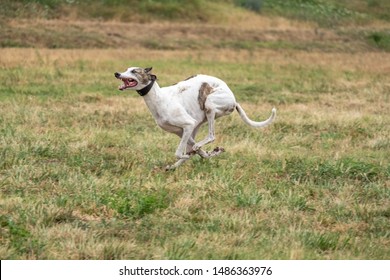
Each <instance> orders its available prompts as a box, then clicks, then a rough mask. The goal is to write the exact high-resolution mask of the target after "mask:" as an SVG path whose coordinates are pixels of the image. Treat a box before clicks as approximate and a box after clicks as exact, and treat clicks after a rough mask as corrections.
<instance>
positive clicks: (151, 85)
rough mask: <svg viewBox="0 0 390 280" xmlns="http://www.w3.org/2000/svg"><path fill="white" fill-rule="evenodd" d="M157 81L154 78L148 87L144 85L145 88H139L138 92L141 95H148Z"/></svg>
mask: <svg viewBox="0 0 390 280" xmlns="http://www.w3.org/2000/svg"><path fill="white" fill-rule="evenodd" d="M155 81H156V80H154V79H153V80H152V81H151V82H150V83H149V84H148V85H147V86H146V87H144V88H143V89H140V90H137V92H138V94H139V95H141V96H145V95H147V94H148V93H149V91H150V90H151V89H152V87H153V85H154V83H155Z"/></svg>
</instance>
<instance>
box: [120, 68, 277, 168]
mask: <svg viewBox="0 0 390 280" xmlns="http://www.w3.org/2000/svg"><path fill="white" fill-rule="evenodd" d="M135 70H137V71H142V70H143V71H144V75H149V78H150V77H151V75H150V71H151V68H148V69H142V68H139V67H132V68H129V69H127V71H125V72H123V73H116V74H115V76H116V77H117V78H118V79H133V80H136V81H137V85H136V86H134V87H131V88H127V89H133V90H141V89H142V88H144V87H146V86H147V85H148V84H149V83H151V81H150V80H149V81H148V82H147V83H146V84H145V83H142V81H141V80H140V77H139V76H138V75H135V74H134V71H135ZM154 77H155V76H154ZM204 83H207V84H208V85H209V86H210V87H211V88H212V91H211V93H210V94H209V95H207V98H206V100H205V102H204V109H203V110H202V109H201V106H200V103H199V100H198V97H199V94H200V93H199V90H200V88H201V86H202V84H204ZM143 98H144V100H145V103H146V105H147V106H148V108H149V110H150V112H151V113H152V115H153V117H154V119H155V120H156V123H157V124H158V125H159V126H160V127H161V128H162V129H164V130H166V131H168V132H171V133H174V134H176V135H178V136H179V137H181V141H180V143H179V146H178V148H177V149H176V152H175V155H176V157H177V158H178V161H177V162H176V163H175V164H174V165H172V166H169V167H168V169H173V168H176V167H178V166H179V165H181V164H182V163H183V162H185V161H186V160H187V159H188V158H189V157H190V155H192V154H194V153H197V154H199V155H200V156H201V157H211V156H215V155H218V154H220V153H221V152H223V149H222V148H217V149H215V150H214V151H213V152H205V151H203V150H202V149H201V147H202V146H204V145H206V144H208V143H210V142H212V141H214V139H215V136H214V120H215V119H216V118H219V117H222V116H224V115H228V114H230V113H232V112H233V111H234V109H236V110H237V111H238V113H239V115H240V116H241V118H242V120H243V121H244V122H245V123H247V124H248V125H250V126H252V127H265V126H267V125H269V124H271V123H272V122H273V120H274V119H275V116H276V109H275V108H273V109H272V114H271V116H270V117H269V118H268V119H267V120H265V121H262V122H255V121H252V120H250V119H249V118H248V117H247V115H246V114H245V111H244V110H243V109H242V107H241V106H240V105H239V104H238V103H237V102H236V99H235V97H234V94H233V92H232V91H231V90H230V88H229V87H228V86H227V84H226V83H225V82H224V81H222V80H220V79H218V78H216V77H212V76H207V75H197V76H194V77H192V78H189V79H187V80H185V81H181V82H179V83H177V84H175V85H172V86H168V87H163V88H160V86H159V85H158V84H157V82H155V83H154V85H153V86H152V88H151V89H150V91H149V92H148V93H147V94H146V95H145V96H144V97H143ZM205 122H208V126H209V132H208V135H207V137H206V138H205V139H203V140H202V141H200V142H195V136H196V133H197V131H198V129H199V127H200V126H201V125H202V124H204V123H205Z"/></svg>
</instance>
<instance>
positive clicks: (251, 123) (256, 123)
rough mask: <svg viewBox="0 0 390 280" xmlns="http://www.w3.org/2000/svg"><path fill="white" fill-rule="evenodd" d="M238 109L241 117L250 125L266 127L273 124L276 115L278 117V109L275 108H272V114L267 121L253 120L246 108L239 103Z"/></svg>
mask: <svg viewBox="0 0 390 280" xmlns="http://www.w3.org/2000/svg"><path fill="white" fill-rule="evenodd" d="M236 110H237V112H238V113H239V114H240V117H241V119H242V120H243V121H244V122H245V123H246V124H248V125H250V126H252V127H265V126H267V125H269V124H271V123H272V122H273V121H274V119H275V117H276V109H275V108H273V109H272V114H271V116H270V117H269V118H268V119H266V120H265V121H262V122H255V121H252V120H251V119H249V118H248V116H247V115H246V113H245V111H244V109H242V107H241V106H240V104H238V103H236Z"/></svg>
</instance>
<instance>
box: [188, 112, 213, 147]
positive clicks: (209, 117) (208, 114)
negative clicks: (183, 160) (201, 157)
mask: <svg viewBox="0 0 390 280" xmlns="http://www.w3.org/2000/svg"><path fill="white" fill-rule="evenodd" d="M206 118H207V121H208V124H209V133H208V135H207V137H206V138H205V139H204V140H202V141H200V142H198V143H195V145H194V146H193V147H192V149H193V150H194V151H198V150H199V149H200V148H201V147H202V146H204V145H206V144H208V143H211V142H213V141H214V139H215V136H214V123H215V109H214V108H210V107H209V108H206Z"/></svg>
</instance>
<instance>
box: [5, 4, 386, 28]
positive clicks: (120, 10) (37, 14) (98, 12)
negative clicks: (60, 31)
mask: <svg viewBox="0 0 390 280" xmlns="http://www.w3.org/2000/svg"><path fill="white" fill-rule="evenodd" d="M222 5H223V6H226V5H228V6H229V5H230V6H231V7H232V8H233V6H234V5H235V6H240V7H243V8H246V9H249V10H252V11H254V12H258V13H262V14H266V15H278V16H285V17H289V18H293V19H297V20H304V21H314V22H317V23H319V24H320V25H322V26H332V25H336V24H340V23H348V22H351V23H356V22H365V21H369V20H374V19H379V20H385V21H389V20H390V1H388V0H351V1H347V0H342V1H335V0H289V1H285V0H213V1H206V0H186V1H180V0H148V1H138V0H112V1H109V0H84V1H81V0H2V1H1V2H0V18H3V19H4V18H8V17H12V18H15V17H19V18H46V19H53V18H64V17H65V18H66V17H73V18H74V17H76V18H80V19H85V18H87V19H88V18H89V19H99V20H120V21H125V22H126V21H138V22H139V21H141V22H142V21H150V20H151V19H163V20H186V21H206V22H207V21H209V20H210V18H213V17H214V18H215V17H216V15H217V14H218V12H219V11H220V9H221V6H222Z"/></svg>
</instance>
